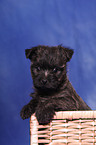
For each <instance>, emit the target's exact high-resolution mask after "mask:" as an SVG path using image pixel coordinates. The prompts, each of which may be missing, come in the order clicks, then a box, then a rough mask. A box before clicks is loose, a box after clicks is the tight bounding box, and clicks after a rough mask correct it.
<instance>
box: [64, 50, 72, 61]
mask: <svg viewBox="0 0 96 145" xmlns="http://www.w3.org/2000/svg"><path fill="white" fill-rule="evenodd" d="M65 53H66V59H67V62H68V61H70V59H71V58H72V55H73V53H74V50H73V49H70V48H65Z"/></svg>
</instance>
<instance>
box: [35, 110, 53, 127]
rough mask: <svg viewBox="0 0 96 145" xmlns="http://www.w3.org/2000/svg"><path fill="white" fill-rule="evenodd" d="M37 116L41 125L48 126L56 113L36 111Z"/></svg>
mask: <svg viewBox="0 0 96 145" xmlns="http://www.w3.org/2000/svg"><path fill="white" fill-rule="evenodd" d="M35 115H36V118H37V120H38V122H39V124H42V125H46V124H48V123H50V121H51V120H52V119H53V117H54V115H55V111H54V110H52V109H45V110H43V111H42V112H40V111H36V114H35Z"/></svg>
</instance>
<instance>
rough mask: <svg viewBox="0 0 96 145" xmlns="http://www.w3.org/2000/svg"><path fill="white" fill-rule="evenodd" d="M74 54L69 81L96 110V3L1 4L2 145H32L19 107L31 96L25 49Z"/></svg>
mask: <svg viewBox="0 0 96 145" xmlns="http://www.w3.org/2000/svg"><path fill="white" fill-rule="evenodd" d="M60 44H62V45H63V46H66V47H70V48H72V49H74V55H73V57H72V59H71V61H70V63H69V64H68V76H69V79H70V81H71V83H72V84H73V86H74V88H75V90H76V91H77V93H78V94H79V95H80V96H81V97H82V98H83V100H84V101H85V102H86V103H87V104H88V105H89V106H90V107H91V108H92V109H96V0H91V1H90V0H0V144H1V145H6V144H7V145H29V137H30V136H29V119H27V120H24V121H23V120H22V119H21V118H20V114H19V113H20V110H21V108H22V107H23V106H24V105H25V104H27V103H28V102H29V100H30V99H31V98H30V96H29V94H30V93H31V92H33V89H32V84H33V83H32V79H31V74H30V61H29V60H28V59H26V57H25V49H26V48H31V47H33V46H37V45H49V46H56V45H60Z"/></svg>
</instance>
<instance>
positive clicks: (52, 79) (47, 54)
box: [25, 45, 73, 91]
mask: <svg viewBox="0 0 96 145" xmlns="http://www.w3.org/2000/svg"><path fill="white" fill-rule="evenodd" d="M25 54H26V58H29V59H30V60H31V67H30V68H31V74H32V78H33V84H34V87H35V88H36V89H38V90H39V91H44V90H46V91H50V90H57V89H58V88H60V86H61V84H62V83H64V81H65V80H66V78H67V77H66V63H67V62H68V61H70V59H71V57H72V55H73V50H72V49H69V48H65V47H62V46H61V45H60V46H56V47H49V46H36V47H33V48H31V49H26V50H25Z"/></svg>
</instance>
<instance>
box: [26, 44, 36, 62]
mask: <svg viewBox="0 0 96 145" xmlns="http://www.w3.org/2000/svg"><path fill="white" fill-rule="evenodd" d="M36 51H37V47H33V48H31V49H25V55H26V58H29V59H30V60H31V61H32V60H33V59H34V58H35V57H36Z"/></svg>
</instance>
